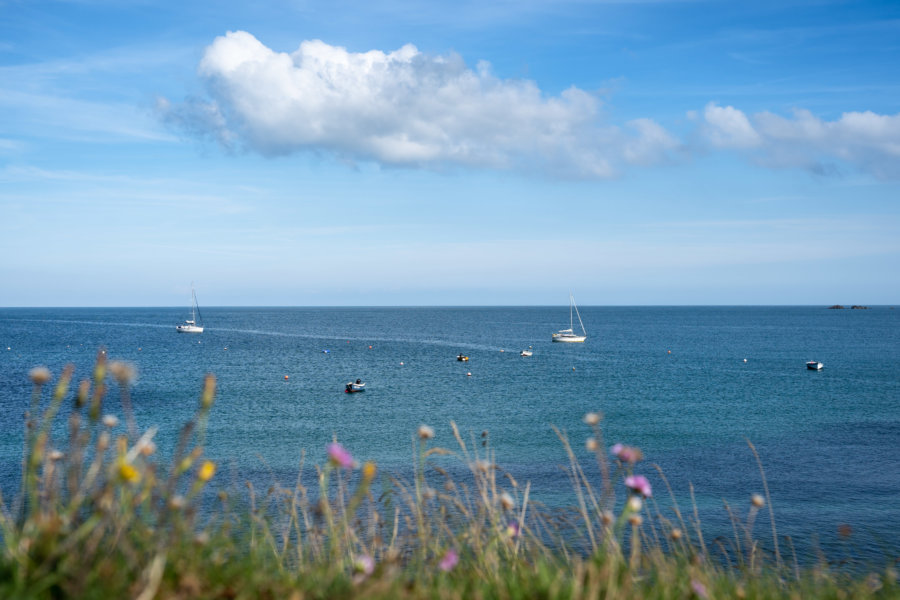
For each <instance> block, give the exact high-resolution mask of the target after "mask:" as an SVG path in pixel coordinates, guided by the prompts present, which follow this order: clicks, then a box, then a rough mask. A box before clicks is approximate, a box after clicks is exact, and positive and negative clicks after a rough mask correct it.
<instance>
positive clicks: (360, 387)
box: [344, 379, 366, 394]
mask: <svg viewBox="0 0 900 600" xmlns="http://www.w3.org/2000/svg"><path fill="white" fill-rule="evenodd" d="M364 391H366V384H365V383H363V382H362V381H360V380H359V379H357V380H356V381H348V382H347V385H346V386H344V392H346V393H347V394H354V393H356V392H364Z"/></svg>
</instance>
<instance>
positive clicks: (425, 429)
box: [419, 425, 434, 440]
mask: <svg viewBox="0 0 900 600" xmlns="http://www.w3.org/2000/svg"><path fill="white" fill-rule="evenodd" d="M433 437H434V429H432V428H431V427H429V426H428V425H419V439H421V440H430V439H432V438H433Z"/></svg>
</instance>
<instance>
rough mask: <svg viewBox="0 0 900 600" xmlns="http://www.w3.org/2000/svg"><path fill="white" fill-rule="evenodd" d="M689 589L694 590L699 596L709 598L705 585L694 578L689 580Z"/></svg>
mask: <svg viewBox="0 0 900 600" xmlns="http://www.w3.org/2000/svg"><path fill="white" fill-rule="evenodd" d="M691 589H693V590H694V593H695V594H697V596H698V597H699V598H709V593H708V592H707V591H706V586H705V585H703V584H702V583H700V582H699V581H697V580H696V579H692V580H691Z"/></svg>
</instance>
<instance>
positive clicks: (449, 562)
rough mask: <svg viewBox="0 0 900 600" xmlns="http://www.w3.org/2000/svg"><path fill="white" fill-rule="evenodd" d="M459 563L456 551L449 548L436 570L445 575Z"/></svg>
mask: <svg viewBox="0 0 900 600" xmlns="http://www.w3.org/2000/svg"><path fill="white" fill-rule="evenodd" d="M458 562H459V555H458V554H457V553H456V550H454V549H453V548H450V549H449V550H447V552H446V553H445V554H444V558H442V559H441V562H439V563H438V568H440V570H441V571H444V572H445V573H446V572H447V571H450V570H451V569H453V567H455V566H456V563H458Z"/></svg>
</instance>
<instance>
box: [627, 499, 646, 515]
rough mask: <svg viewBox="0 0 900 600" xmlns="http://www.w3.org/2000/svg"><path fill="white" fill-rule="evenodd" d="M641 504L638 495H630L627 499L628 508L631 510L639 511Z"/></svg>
mask: <svg viewBox="0 0 900 600" xmlns="http://www.w3.org/2000/svg"><path fill="white" fill-rule="evenodd" d="M643 506H644V504H643V502H641V499H640V498H639V497H638V496H632V497H631V498H629V499H628V510H630V511H632V512H639V511H640V510H641V507H643Z"/></svg>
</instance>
